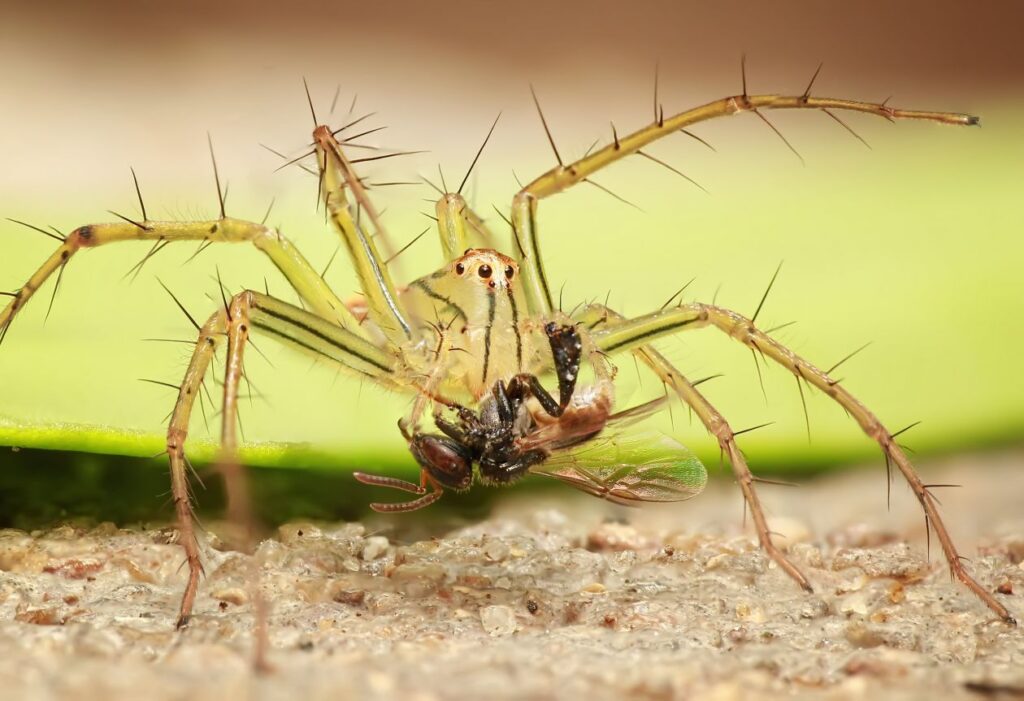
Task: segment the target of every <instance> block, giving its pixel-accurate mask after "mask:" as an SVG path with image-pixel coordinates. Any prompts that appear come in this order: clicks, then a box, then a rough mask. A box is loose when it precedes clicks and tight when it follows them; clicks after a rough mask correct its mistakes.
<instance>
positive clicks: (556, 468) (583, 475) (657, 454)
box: [530, 432, 708, 506]
mask: <svg viewBox="0 0 1024 701" xmlns="http://www.w3.org/2000/svg"><path fill="white" fill-rule="evenodd" d="M530 471H531V472H534V473H537V474H541V475H546V476H548V477H553V478H554V479H557V480H559V481H561V482H565V483H566V484H569V485H571V486H573V487H576V488H577V489H580V490H582V491H584V492H587V493H588V494H593V495H594V496H597V497H601V498H602V499H607V500H608V501H611V502H614V503H616V504H622V505H625V506H639V504H640V503H641V502H648V501H650V502H675V501H683V500H685V499H689V498H690V497H694V496H696V495H698V494H700V493H701V491H703V489H704V485H705V484H707V480H708V474H707V471H706V470H705V469H704V465H703V464H701V462H700V460H698V459H697V458H696V456H694V455H693V453H691V452H690V451H689V450H687V449H686V448H685V447H684V446H683V445H682V444H680V443H679V442H678V441H676V440H674V439H672V438H670V437H668V436H666V435H664V434H660V433H651V432H645V433H630V434H620V435H615V436H601V437H598V438H595V439H593V440H591V441H588V442H586V443H583V444H582V445H580V446H577V447H576V448H573V449H572V450H568V451H564V452H555V453H553V454H552V455H551V456H550V457H549V458H548V459H547V460H546V461H544V462H543V463H541V464H539V465H535V466H534V467H532V468H531V470H530Z"/></svg>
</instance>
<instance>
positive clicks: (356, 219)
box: [313, 126, 419, 345]
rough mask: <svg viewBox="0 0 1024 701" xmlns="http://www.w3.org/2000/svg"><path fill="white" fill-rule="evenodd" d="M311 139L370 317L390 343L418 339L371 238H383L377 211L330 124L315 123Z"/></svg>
mask: <svg viewBox="0 0 1024 701" xmlns="http://www.w3.org/2000/svg"><path fill="white" fill-rule="evenodd" d="M313 143H314V145H315V147H316V157H317V167H318V169H319V171H320V194H321V197H322V198H323V201H324V204H325V206H326V208H327V212H328V215H329V216H330V219H331V223H332V224H334V228H335V229H337V231H338V234H339V235H340V236H341V239H342V241H343V242H344V244H345V247H346V249H347V250H348V253H349V257H350V258H351V259H352V264H353V266H354V267H355V271H356V275H357V276H358V277H359V282H360V286H361V288H362V291H363V294H364V295H365V296H366V302H367V308H368V313H369V318H370V320H371V321H372V322H373V323H374V325H375V326H376V327H377V328H379V329H380V331H381V333H383V335H384V337H385V338H386V339H387V341H388V342H389V343H390V344H392V345H401V344H403V343H406V342H408V341H410V340H413V339H416V338H417V337H418V335H419V328H418V327H417V326H416V325H414V324H413V323H412V322H411V321H410V319H409V314H408V312H407V311H406V310H405V309H404V307H403V305H402V302H401V300H400V299H399V295H398V290H397V288H396V287H395V283H394V281H393V280H392V279H391V273H390V271H389V270H388V266H387V263H386V261H385V259H384V257H382V256H381V254H380V252H379V251H378V249H377V244H376V242H375V240H374V239H375V237H382V238H385V229H384V226H383V225H382V224H381V221H380V214H379V213H378V212H377V210H376V208H375V207H374V205H373V203H372V202H371V200H370V198H369V196H368V195H367V193H366V188H365V187H364V186H363V183H362V181H361V180H360V179H359V177H358V175H356V172H355V170H354V168H353V166H352V162H351V161H349V159H348V157H347V156H346V155H345V153H344V152H343V151H342V148H341V145H340V144H339V143H338V140H337V139H336V138H335V136H334V134H333V133H332V132H331V130H330V129H329V128H328V127H326V126H318V127H317V128H316V129H315V130H314V131H313ZM349 193H351V198H350V196H349ZM367 223H369V227H367Z"/></svg>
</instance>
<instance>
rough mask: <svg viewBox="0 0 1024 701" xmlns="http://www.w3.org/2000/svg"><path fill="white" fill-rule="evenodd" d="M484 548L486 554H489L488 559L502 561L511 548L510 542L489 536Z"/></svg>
mask: <svg viewBox="0 0 1024 701" xmlns="http://www.w3.org/2000/svg"><path fill="white" fill-rule="evenodd" d="M483 550H484V555H486V556H487V559H488V560H491V561H492V562H501V561H502V560H504V559H505V558H507V557H508V556H509V550H510V549H509V547H508V544H507V543H505V542H504V541H501V540H497V539H494V538H489V539H488V540H487V541H486V542H485V543H484V547H483Z"/></svg>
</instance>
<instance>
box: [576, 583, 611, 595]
mask: <svg viewBox="0 0 1024 701" xmlns="http://www.w3.org/2000/svg"><path fill="white" fill-rule="evenodd" d="M606 591H608V590H607V588H606V587H605V586H604V585H603V584H601V583H600V582H591V583H590V584H588V585H587V586H585V587H583V588H582V589H580V592H582V593H584V594H604V593H605V592H606Z"/></svg>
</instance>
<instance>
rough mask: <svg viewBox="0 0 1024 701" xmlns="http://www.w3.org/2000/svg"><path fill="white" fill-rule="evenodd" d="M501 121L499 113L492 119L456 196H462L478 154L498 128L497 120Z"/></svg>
mask: <svg viewBox="0 0 1024 701" xmlns="http://www.w3.org/2000/svg"><path fill="white" fill-rule="evenodd" d="M499 119H501V112H498V116H497V117H495V118H494V123H493V124H491V128H490V129H489V130H488V132H487V136H485V137H484V142H483V143H482V144H480V148H479V149H478V150H477V152H476V155H475V156H473V162H472V163H470V164H469V170H467V171H466V176H465V177H464V178H463V179H462V182H461V183H460V184H459V189H458V190H456V191H455V192H456V194H458V195H461V194H462V188H464V187H465V186H466V181H467V180H469V174H470V173H472V172H473V167H474V166H476V162H477V161H478V160H480V154H482V153H483V152H484V148H486V146H487V142H488V141H490V139H491V134H493V133H494V127H496V126H498V120H499Z"/></svg>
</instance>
